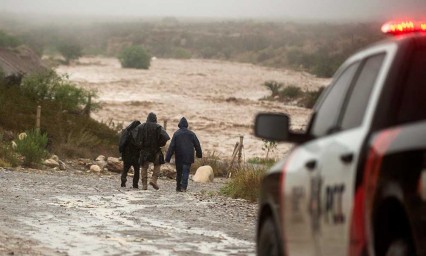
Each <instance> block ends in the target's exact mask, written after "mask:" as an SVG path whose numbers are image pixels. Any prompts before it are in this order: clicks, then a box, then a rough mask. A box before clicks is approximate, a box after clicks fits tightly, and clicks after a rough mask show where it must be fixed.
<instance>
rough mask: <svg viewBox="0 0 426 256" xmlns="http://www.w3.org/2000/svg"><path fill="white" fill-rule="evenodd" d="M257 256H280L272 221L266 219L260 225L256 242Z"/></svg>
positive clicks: (275, 229) (274, 226) (276, 233)
mask: <svg viewBox="0 0 426 256" xmlns="http://www.w3.org/2000/svg"><path fill="white" fill-rule="evenodd" d="M257 255H258V256H266V255H268V256H281V255H282V252H281V243H280V241H279V238H278V232H277V228H276V225H275V222H274V220H273V219H272V218H271V217H268V218H267V219H266V220H265V221H264V222H263V224H262V227H261V229H260V233H259V238H258V240H257Z"/></svg>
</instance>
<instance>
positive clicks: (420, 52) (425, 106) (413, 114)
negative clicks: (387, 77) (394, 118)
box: [398, 48, 426, 123]
mask: <svg viewBox="0 0 426 256" xmlns="http://www.w3.org/2000/svg"><path fill="white" fill-rule="evenodd" d="M410 63H411V66H410V69H409V71H408V75H407V79H406V80H405V83H404V84H403V93H402V100H401V105H400V107H399V109H398V123H407V122H415V121H420V120H426V49H424V48H423V49H417V50H416V51H415V52H414V54H413V57H412V59H411V61H410Z"/></svg>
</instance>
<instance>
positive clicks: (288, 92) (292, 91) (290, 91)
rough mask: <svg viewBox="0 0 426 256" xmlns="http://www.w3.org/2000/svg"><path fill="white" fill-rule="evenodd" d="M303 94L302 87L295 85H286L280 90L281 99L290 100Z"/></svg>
mask: <svg viewBox="0 0 426 256" xmlns="http://www.w3.org/2000/svg"><path fill="white" fill-rule="evenodd" d="M302 94H303V91H302V89H300V87H297V86H294V85H289V86H286V87H284V88H283V89H282V90H280V92H279V95H280V99H282V100H289V101H293V100H296V99H298V98H299V97H301V95H302Z"/></svg>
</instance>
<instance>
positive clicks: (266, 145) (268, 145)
mask: <svg viewBox="0 0 426 256" xmlns="http://www.w3.org/2000/svg"><path fill="white" fill-rule="evenodd" d="M262 141H263V146H262V150H263V151H265V152H266V156H265V159H269V153H270V152H274V150H275V149H277V142H275V141H271V140H262Z"/></svg>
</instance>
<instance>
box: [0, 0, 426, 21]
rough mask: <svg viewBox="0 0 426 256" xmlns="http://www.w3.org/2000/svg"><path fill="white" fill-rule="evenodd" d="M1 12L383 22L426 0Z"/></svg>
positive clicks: (270, 0) (108, 4)
mask: <svg viewBox="0 0 426 256" xmlns="http://www.w3.org/2000/svg"><path fill="white" fill-rule="evenodd" d="M0 12H8V13H33V14H56V15H69V14H77V15H83V16H105V15H108V16H131V17H165V16H174V17H196V18H200V17H209V18H283V19H293V20H294V19H327V20H330V19H331V20H336V19H351V20H357V19H359V20H365V19H374V20H379V21H382V20H389V19H396V18H399V19H402V18H407V17H414V18H417V19H419V18H422V17H421V16H420V15H421V14H423V15H424V16H423V17H425V18H426V0H0Z"/></svg>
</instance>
